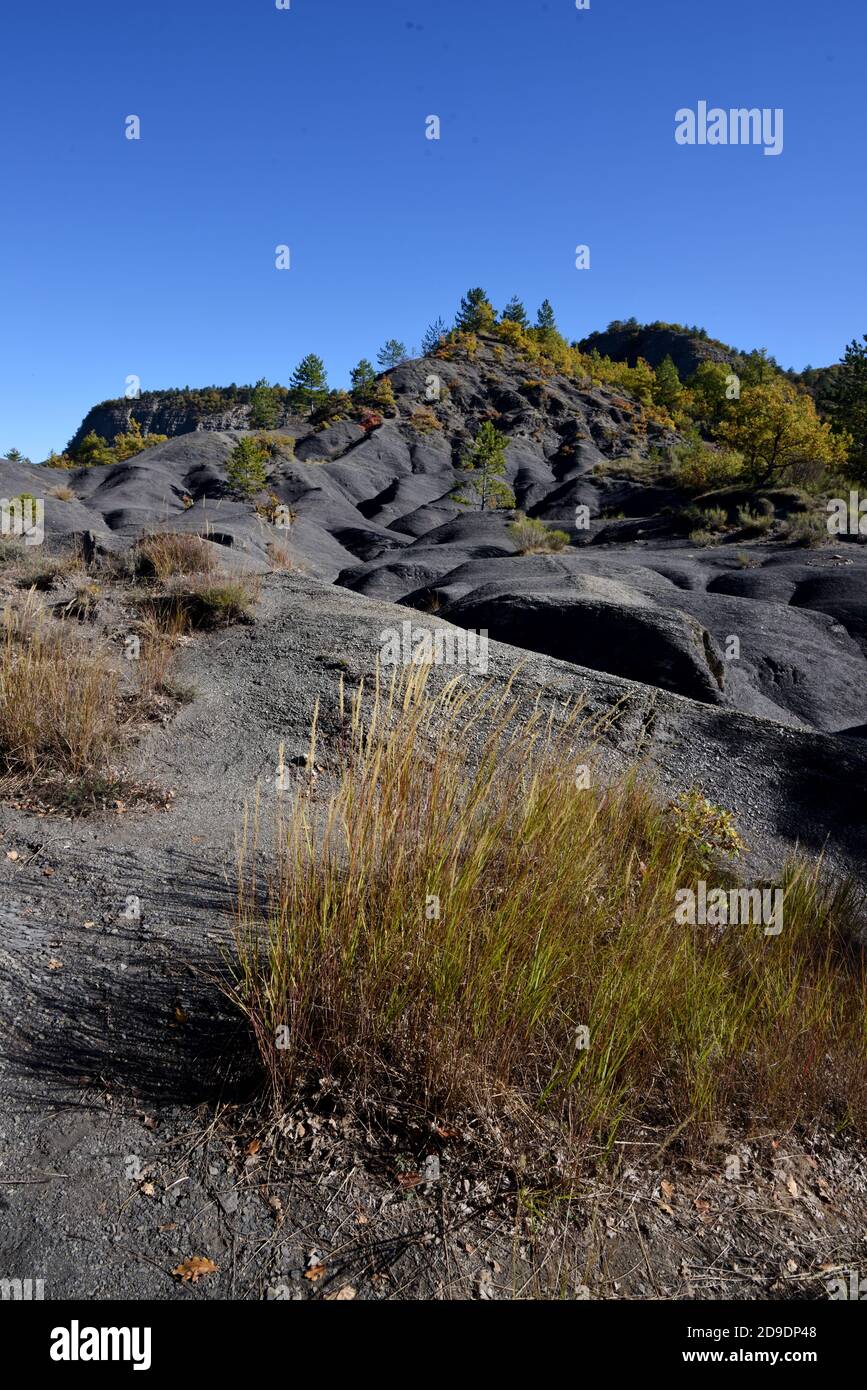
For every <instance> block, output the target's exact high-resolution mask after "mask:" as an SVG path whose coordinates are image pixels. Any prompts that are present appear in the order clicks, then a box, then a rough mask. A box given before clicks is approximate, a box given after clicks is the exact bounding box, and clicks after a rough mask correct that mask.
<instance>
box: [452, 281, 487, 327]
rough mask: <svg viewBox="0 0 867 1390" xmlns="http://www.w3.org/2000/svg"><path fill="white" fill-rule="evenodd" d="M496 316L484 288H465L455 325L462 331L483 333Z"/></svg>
mask: <svg viewBox="0 0 867 1390" xmlns="http://www.w3.org/2000/svg"><path fill="white" fill-rule="evenodd" d="M496 317H497V314H496V310H495V309H494V306H493V304H492V303H491V301H490V300H489V299H488V296H487V295H486V294H485V291H484V290H482V289H474V290H467V292H466V294H465V295H464V296H463V298H462V300H461V307H460V309H459V310H458V316H457V319H456V320H455V327H456V328H458V329H460V331H461V332H462V333H484V332H485V331H486V330H489V329H491V328H493V326H494V320H495V319H496Z"/></svg>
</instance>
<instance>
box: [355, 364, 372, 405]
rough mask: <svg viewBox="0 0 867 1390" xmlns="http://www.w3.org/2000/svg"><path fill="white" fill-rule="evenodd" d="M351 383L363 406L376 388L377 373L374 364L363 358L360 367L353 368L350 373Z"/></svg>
mask: <svg viewBox="0 0 867 1390" xmlns="http://www.w3.org/2000/svg"><path fill="white" fill-rule="evenodd" d="M349 381H350V385H351V388H352V394H353V396H354V397H355V399H356V401H358V402H359V403H360V404H362V405H364V404H366V402H367V401H368V400H369V398H370V395H371V393H372V392H373V390H374V389H375V387H376V371H375V370H374V366H373V363H372V362H369V361H368V359H367V358H366V357H362V359H361V361H360V362H359V364H358V366H357V367H353V368H352V371H351V372H350V373H349Z"/></svg>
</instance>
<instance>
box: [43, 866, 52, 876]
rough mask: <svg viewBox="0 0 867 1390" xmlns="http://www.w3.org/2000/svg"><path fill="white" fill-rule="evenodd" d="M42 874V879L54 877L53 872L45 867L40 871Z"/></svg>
mask: <svg viewBox="0 0 867 1390" xmlns="http://www.w3.org/2000/svg"><path fill="white" fill-rule="evenodd" d="M42 874H43V877H44V878H53V877H54V870H53V869H49V868H48V867H47V866H46V867H45V868H44V869H43V870H42Z"/></svg>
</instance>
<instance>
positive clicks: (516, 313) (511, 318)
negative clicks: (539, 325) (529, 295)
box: [501, 294, 530, 331]
mask: <svg viewBox="0 0 867 1390" xmlns="http://www.w3.org/2000/svg"><path fill="white" fill-rule="evenodd" d="M501 317H502V319H503V321H504V323H516V324H517V325H518V327H519V328H522V329H524V330H525V331H526V330H527V329H528V328H529V327H530V320H529V319H528V317H527V310H526V309H525V308H524V305H523V304H522V302H521V300H520V299H519V298H518V296H517V295H516V294H513V295H512V298H511V299H510V300H509V302H508V304H507V305H506V307H505V309H504V310H503V312H502V315H501Z"/></svg>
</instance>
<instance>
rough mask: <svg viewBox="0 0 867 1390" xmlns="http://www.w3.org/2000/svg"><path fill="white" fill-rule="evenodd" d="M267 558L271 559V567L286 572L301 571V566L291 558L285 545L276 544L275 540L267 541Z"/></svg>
mask: <svg viewBox="0 0 867 1390" xmlns="http://www.w3.org/2000/svg"><path fill="white" fill-rule="evenodd" d="M266 549H267V551H268V558H269V560H270V561H271V568H272V569H274V570H282V571H285V572H286V573H287V574H292V573H296V572H299V571H301V568H302V567H301V566H300V565H299V564H298V563H297V561H296V560H295V559H294V558H293V556H292V555H291V554H290V552H289V551H288V550H287V549H286V546H285V545H278V544H277V542H276V541H269V542H268V545H267V547H266Z"/></svg>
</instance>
